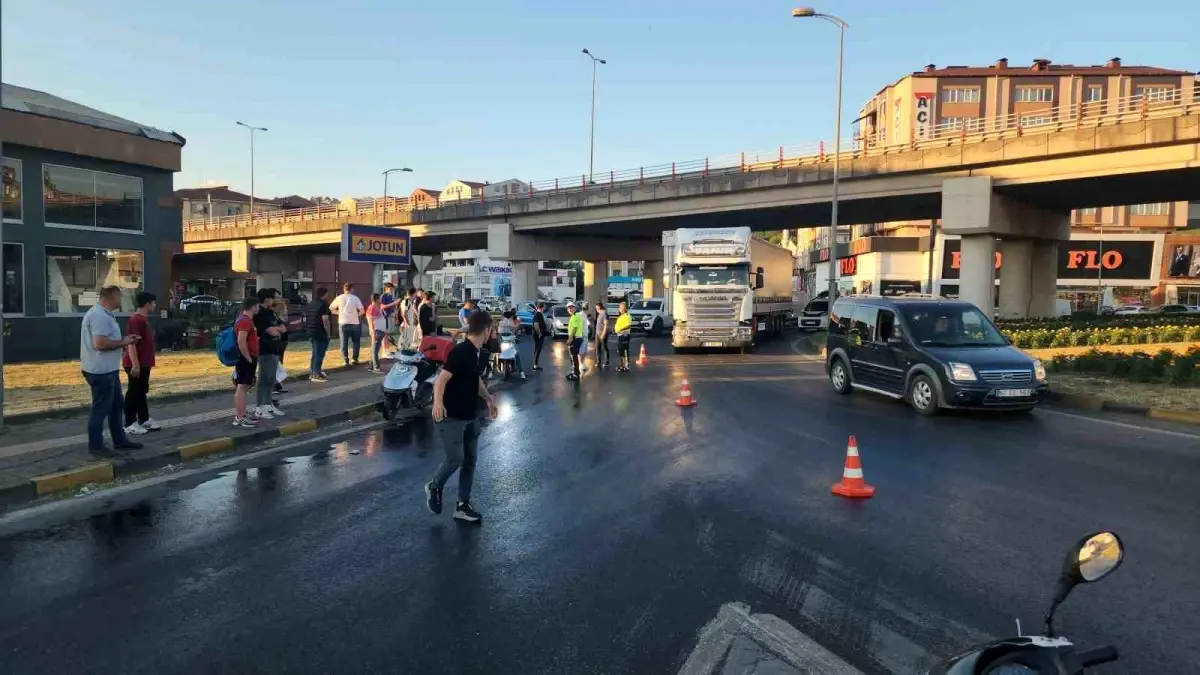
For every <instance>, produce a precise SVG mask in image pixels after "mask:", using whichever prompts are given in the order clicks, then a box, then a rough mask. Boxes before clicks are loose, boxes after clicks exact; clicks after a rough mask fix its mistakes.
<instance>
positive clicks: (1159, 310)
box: [1152, 304, 1200, 314]
mask: <svg viewBox="0 0 1200 675" xmlns="http://www.w3.org/2000/svg"><path fill="white" fill-rule="evenodd" d="M1152 311H1153V312H1154V313H1155V314H1191V313H1193V312H1200V307H1196V306H1194V305H1179V304H1174V305H1163V306H1162V307H1155V308H1154V309H1153V310H1152Z"/></svg>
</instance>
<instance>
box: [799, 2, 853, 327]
mask: <svg viewBox="0 0 1200 675" xmlns="http://www.w3.org/2000/svg"><path fill="white" fill-rule="evenodd" d="M792 16H793V17H795V18H797V19H822V20H824V21H828V22H829V23H831V24H833V25H835V26H837V27H838V60H837V113H836V114H837V118H836V120H835V121H834V127H833V194H832V195H831V197H830V211H831V214H830V217H829V302H831V303H832V302H833V301H834V299H835V298H836V296H837V228H838V180H839V178H840V174H841V168H842V167H841V158H842V63H843V61H844V60H845V56H846V29H847V28H849V27H850V24H848V23H846V22H845V21H843V20H841V19H839V18H838V17H836V16H834V15H832V14H822V13H820V12H818V11H817V10H815V9H813V8H811V7H797V8H796V9H793V10H792ZM830 306H831V307H832V305H830Z"/></svg>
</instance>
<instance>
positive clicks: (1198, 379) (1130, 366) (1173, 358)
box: [1046, 347, 1200, 387]
mask: <svg viewBox="0 0 1200 675" xmlns="http://www.w3.org/2000/svg"><path fill="white" fill-rule="evenodd" d="M1046 369H1047V370H1049V371H1051V372H1059V373H1072V372H1073V373H1088V374H1094V375H1104V376H1107V377H1114V378H1120V379H1126V380H1131V381H1134V382H1150V383H1160V384H1170V385H1174V386H1180V387H1189V386H1190V387H1197V386H1200V348H1195V347H1194V348H1192V349H1189V350H1188V351H1187V352H1186V353H1183V354H1176V353H1174V352H1172V351H1170V350H1167V349H1163V350H1160V351H1159V352H1158V353H1157V354H1154V355H1153V356H1151V355H1150V354H1147V353H1145V352H1133V353H1132V354H1113V353H1111V352H1102V351H1099V350H1096V349H1093V350H1090V351H1088V352H1086V353H1084V354H1080V355H1079V356H1056V357H1054V358H1053V359H1051V360H1050V362H1049V363H1047V364H1046Z"/></svg>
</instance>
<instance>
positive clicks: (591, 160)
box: [583, 47, 608, 183]
mask: <svg viewBox="0 0 1200 675" xmlns="http://www.w3.org/2000/svg"><path fill="white" fill-rule="evenodd" d="M583 53H584V54H587V56H588V58H589V59H591V60H592V114H591V123H590V126H589V131H588V182H589V183H592V182H594V180H593V179H592V173H593V172H594V171H595V168H596V66H597V65H607V64H608V61H605V60H604V59H598V58H596V56H595V55H594V54H592V53H591V52H589V51H588V50H587V47H584V48H583Z"/></svg>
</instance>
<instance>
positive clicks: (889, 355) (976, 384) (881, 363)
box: [825, 296, 1047, 415]
mask: <svg viewBox="0 0 1200 675" xmlns="http://www.w3.org/2000/svg"><path fill="white" fill-rule="evenodd" d="M825 370H826V372H827V373H828V374H829V382H830V385H831V386H832V387H833V390H834V391H836V392H837V393H839V394H849V393H850V392H851V391H853V390H855V389H860V390H864V391H870V392H874V393H877V394H883V395H885V396H891V397H892V398H897V399H902V400H907V401H908V402H909V404H911V405H912V407H913V409H914V410H916V411H917V412H918V413H920V414H922V415H934V414H937V412H938V411H939V410H940V409H941V408H975V409H1002V410H1004V409H1007V410H1019V411H1026V410H1031V409H1033V408H1034V407H1035V406H1036V405H1037V404H1038V403H1039V402H1041V400H1042V398H1043V397H1045V395H1046V390H1047V387H1046V369H1045V367H1044V366H1043V365H1042V362H1041V361H1039V360H1037V359H1035V358H1033V357H1031V356H1029V355H1028V354H1026V353H1024V352H1022V351H1021V350H1019V349H1017V348H1015V347H1013V346H1012V345H1011V343H1010V342H1009V340H1008V339H1007V338H1005V337H1004V336H1003V335H1002V334H1001V333H1000V331H999V330H998V329H997V328H996V326H995V324H993V323H992V322H991V320H989V319H988V318H987V316H985V315H984V313H983V312H981V311H979V308H978V307H976V306H975V305H972V304H971V303H969V302H964V301H961V300H943V299H907V298H882V297H876V296H851V297H845V298H839V299H838V300H837V301H835V302H834V305H833V311H832V312H830V315H829V335H828V337H827V338H826V360H825Z"/></svg>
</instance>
